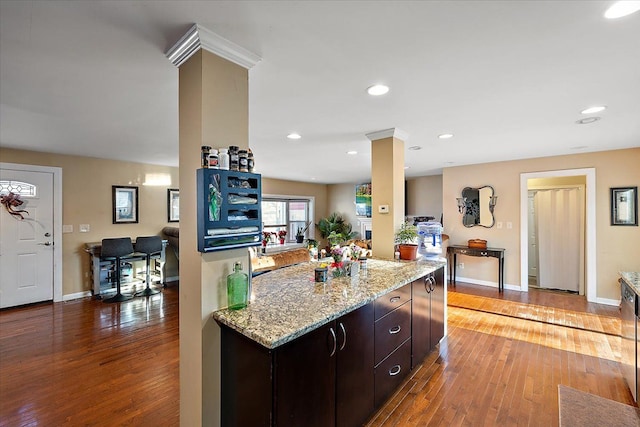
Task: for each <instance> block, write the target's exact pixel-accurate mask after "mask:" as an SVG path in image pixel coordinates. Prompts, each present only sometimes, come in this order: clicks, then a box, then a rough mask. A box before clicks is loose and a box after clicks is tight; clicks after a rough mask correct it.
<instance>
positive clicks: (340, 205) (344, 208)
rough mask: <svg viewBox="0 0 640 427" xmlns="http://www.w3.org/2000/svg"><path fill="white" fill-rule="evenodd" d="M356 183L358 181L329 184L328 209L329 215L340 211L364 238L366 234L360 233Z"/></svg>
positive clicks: (354, 229)
mask: <svg viewBox="0 0 640 427" xmlns="http://www.w3.org/2000/svg"><path fill="white" fill-rule="evenodd" d="M358 184H363V183H358ZM356 185H357V184H356V183H353V184H331V185H329V206H328V209H327V215H328V214H330V213H332V212H339V213H340V214H341V215H342V217H343V218H344V219H345V221H347V222H348V223H350V224H351V227H352V229H353V231H356V232H358V237H359V238H361V239H364V236H360V234H359V233H360V221H359V218H360V217H358V216H357V215H356ZM369 219H370V218H369Z"/></svg>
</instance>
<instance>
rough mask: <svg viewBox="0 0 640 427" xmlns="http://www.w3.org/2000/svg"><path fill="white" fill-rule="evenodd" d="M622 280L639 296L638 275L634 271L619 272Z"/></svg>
mask: <svg viewBox="0 0 640 427" xmlns="http://www.w3.org/2000/svg"><path fill="white" fill-rule="evenodd" d="M620 276H622V280H624V281H625V282H627V284H628V285H629V286H631V289H633V290H634V291H635V293H636V295H640V273H638V272H635V271H622V272H620Z"/></svg>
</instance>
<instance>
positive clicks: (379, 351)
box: [374, 301, 411, 364]
mask: <svg viewBox="0 0 640 427" xmlns="http://www.w3.org/2000/svg"><path fill="white" fill-rule="evenodd" d="M374 328H375V331H374V337H375V338H374V347H375V361H374V363H375V364H378V363H380V361H382V359H384V358H385V357H387V355H389V353H391V352H392V351H393V350H395V349H396V348H397V347H398V346H399V345H400V344H402V343H403V342H404V341H405V340H406V339H407V338H409V337H410V336H411V302H410V301H407V302H405V303H404V304H403V305H402V306H400V307H398V308H397V309H395V310H393V311H392V312H391V313H389V314H387V315H386V316H384V317H383V318H381V319H379V320H377V321H376V322H375V326H374Z"/></svg>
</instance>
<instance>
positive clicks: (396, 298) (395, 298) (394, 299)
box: [389, 297, 400, 304]
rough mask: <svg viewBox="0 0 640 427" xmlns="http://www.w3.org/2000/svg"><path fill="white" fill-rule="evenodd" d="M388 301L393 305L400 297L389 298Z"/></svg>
mask: <svg viewBox="0 0 640 427" xmlns="http://www.w3.org/2000/svg"><path fill="white" fill-rule="evenodd" d="M389 301H391V303H392V304H395V303H397V302H398V301H400V297H391V299H390V300H389Z"/></svg>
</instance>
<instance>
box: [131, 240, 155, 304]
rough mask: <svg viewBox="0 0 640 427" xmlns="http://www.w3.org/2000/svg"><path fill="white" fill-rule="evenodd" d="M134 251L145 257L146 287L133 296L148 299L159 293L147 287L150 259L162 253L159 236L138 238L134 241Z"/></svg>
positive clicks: (149, 277)
mask: <svg viewBox="0 0 640 427" xmlns="http://www.w3.org/2000/svg"><path fill="white" fill-rule="evenodd" d="M135 250H136V252H140V253H143V254H146V256H147V277H146V280H145V282H146V284H147V286H146V287H145V288H144V289H143V290H142V291H139V292H136V293H135V296H137V297H139V296H147V297H148V296H149V295H155V294H157V293H158V292H160V291H159V290H158V289H151V288H150V287H149V285H150V284H151V257H152V256H153V255H159V254H160V252H162V239H161V238H160V236H149V237H138V238H137V239H136V245H135Z"/></svg>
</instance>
